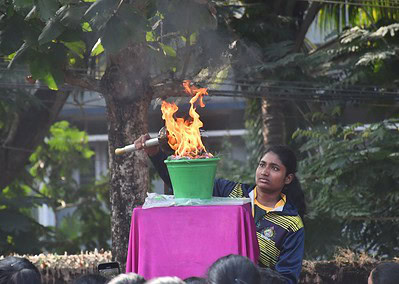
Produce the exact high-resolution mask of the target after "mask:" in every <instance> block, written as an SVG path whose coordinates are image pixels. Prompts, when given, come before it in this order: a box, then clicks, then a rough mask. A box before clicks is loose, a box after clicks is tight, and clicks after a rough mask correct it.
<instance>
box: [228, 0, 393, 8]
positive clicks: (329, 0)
mask: <svg viewBox="0 0 399 284" xmlns="http://www.w3.org/2000/svg"><path fill="white" fill-rule="evenodd" d="M296 1H301V2H308V3H309V2H319V3H326V4H339V5H349V6H359V7H370V8H386V9H399V2H398V1H392V0H391V1H390V2H391V3H393V4H398V6H388V5H378V4H367V3H355V2H350V1H347V2H343V1H338V0H296ZM359 2H369V3H375V1H374V0H362V1H359ZM265 5H266V4H265V3H249V4H233V5H224V7H236V8H246V7H252V6H255V7H256V6H265Z"/></svg>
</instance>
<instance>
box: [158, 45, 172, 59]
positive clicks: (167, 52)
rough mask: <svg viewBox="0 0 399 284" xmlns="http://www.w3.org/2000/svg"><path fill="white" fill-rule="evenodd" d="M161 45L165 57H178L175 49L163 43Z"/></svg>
mask: <svg viewBox="0 0 399 284" xmlns="http://www.w3.org/2000/svg"><path fill="white" fill-rule="evenodd" d="M159 45H160V46H161V48H162V50H163V53H164V54H165V55H169V56H172V57H176V51H175V50H174V49H173V47H171V46H169V45H166V44H163V43H159Z"/></svg>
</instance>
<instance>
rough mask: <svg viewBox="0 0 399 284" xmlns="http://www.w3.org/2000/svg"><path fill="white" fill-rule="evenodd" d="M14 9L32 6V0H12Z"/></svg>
mask: <svg viewBox="0 0 399 284" xmlns="http://www.w3.org/2000/svg"><path fill="white" fill-rule="evenodd" d="M12 2H13V4H14V6H15V8H16V9H24V8H29V7H32V6H33V0H13V1H12Z"/></svg>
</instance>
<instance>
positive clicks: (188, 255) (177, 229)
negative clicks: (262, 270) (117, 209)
mask: <svg viewBox="0 0 399 284" xmlns="http://www.w3.org/2000/svg"><path fill="white" fill-rule="evenodd" d="M228 254H240V255H244V256H247V257H249V258H250V259H251V260H253V261H254V262H255V263H257V261H258V257H259V246H258V241H257V238H256V233H255V224H254V221H253V218H252V215H251V207H250V204H249V203H248V204H244V205H224V206H177V207H163V208H150V209H142V208H140V207H138V208H135V209H134V210H133V215H132V221H131V227H130V238H129V250H128V256H127V263H126V272H135V273H138V274H140V275H142V276H143V277H144V278H146V279H151V278H154V277H160V276H177V277H180V278H181V279H185V278H187V277H191V276H205V274H206V271H207V269H208V267H209V266H210V265H211V264H212V263H213V262H214V261H215V260H217V259H218V258H220V257H222V256H225V255H228Z"/></svg>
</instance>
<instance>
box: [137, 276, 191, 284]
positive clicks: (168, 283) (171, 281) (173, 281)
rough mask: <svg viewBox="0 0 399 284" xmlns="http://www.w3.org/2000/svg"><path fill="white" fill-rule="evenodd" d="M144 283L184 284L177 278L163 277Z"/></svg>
mask: <svg viewBox="0 0 399 284" xmlns="http://www.w3.org/2000/svg"><path fill="white" fill-rule="evenodd" d="M145 283H146V284H184V281H183V280H181V279H180V278H178V277H168V276H165V277H157V278H154V279H151V280H149V281H147V282H145Z"/></svg>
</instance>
